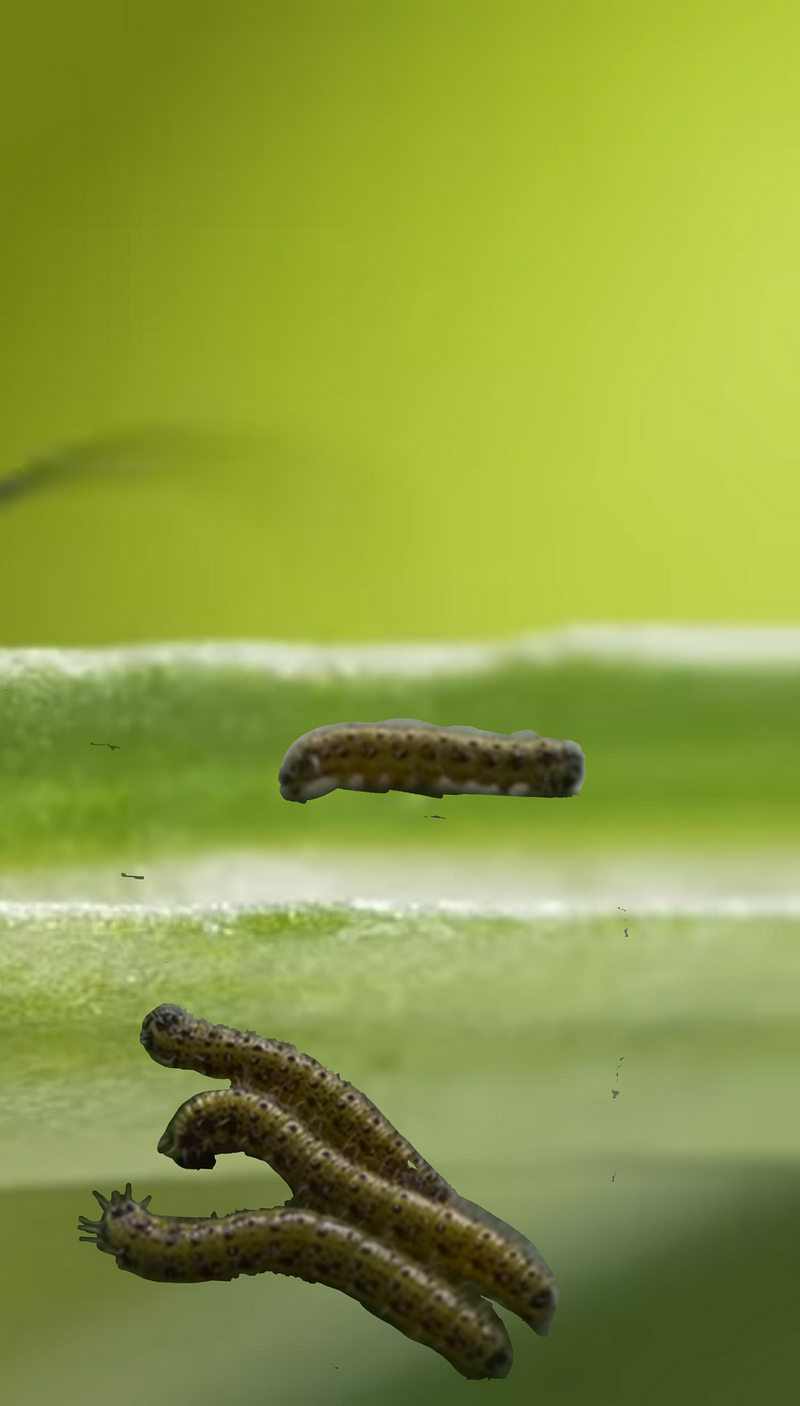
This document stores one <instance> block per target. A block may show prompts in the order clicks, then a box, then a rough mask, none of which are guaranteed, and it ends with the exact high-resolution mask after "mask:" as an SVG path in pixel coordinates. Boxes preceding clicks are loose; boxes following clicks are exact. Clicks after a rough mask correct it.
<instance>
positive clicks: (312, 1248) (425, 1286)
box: [78, 1184, 513, 1380]
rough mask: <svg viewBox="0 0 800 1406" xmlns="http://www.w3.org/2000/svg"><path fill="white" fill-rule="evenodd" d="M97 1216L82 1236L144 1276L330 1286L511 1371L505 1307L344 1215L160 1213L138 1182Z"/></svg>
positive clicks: (460, 1353)
mask: <svg viewBox="0 0 800 1406" xmlns="http://www.w3.org/2000/svg"><path fill="white" fill-rule="evenodd" d="M93 1194H94V1196H95V1197H96V1198H97V1200H98V1202H99V1204H100V1207H101V1209H102V1212H103V1214H102V1217H101V1219H100V1220H99V1221H92V1220H89V1218H88V1217H86V1216H80V1217H79V1221H80V1224H79V1226H78V1229H79V1230H83V1231H88V1232H89V1233H88V1234H86V1235H81V1237H80V1238H81V1240H88V1241H93V1242H94V1243H95V1244H96V1245H97V1248H98V1249H99V1250H102V1251H103V1252H104V1253H105V1254H109V1255H113V1256H114V1257H115V1259H116V1262H117V1266H118V1268H120V1269H124V1270H128V1271H130V1272H131V1273H132V1274H138V1275H139V1276H140V1277H141V1278H142V1279H151V1280H156V1281H158V1282H161V1283H171V1284H197V1283H203V1282H206V1281H208V1280H230V1279H236V1278H238V1276H239V1275H240V1274H262V1273H264V1272H265V1271H271V1272H272V1273H273V1274H286V1275H289V1276H292V1277H294V1278H297V1279H304V1280H305V1281H306V1282H307V1283H309V1284H327V1285H328V1286H329V1287H330V1288H332V1289H339V1290H341V1292H342V1293H344V1294H347V1295H348V1296H349V1297H350V1298H352V1299H356V1300H357V1301H358V1302H359V1303H360V1304H363V1306H364V1308H366V1309H368V1310H369V1312H370V1313H374V1314H375V1316H376V1317H377V1318H383V1319H384V1320H385V1321H386V1322H387V1323H390V1324H391V1325H392V1327H394V1328H397V1329H399V1331H400V1332H401V1333H404V1334H405V1336H406V1337H408V1338H411V1339H412V1340H413V1341H414V1342H419V1343H423V1344H425V1345H426V1346H427V1347H430V1348H433V1350H434V1351H435V1352H438V1353H440V1354H441V1356H442V1357H444V1358H446V1359H447V1361H448V1362H450V1363H451V1365H452V1366H453V1367H455V1368H456V1370H457V1371H458V1372H460V1373H461V1375H462V1376H464V1377H469V1378H471V1379H473V1380H480V1379H482V1378H486V1377H505V1376H507V1375H508V1373H509V1371H510V1370H511V1364H512V1360H513V1351H512V1347H511V1343H510V1341H509V1338H508V1334H507V1332H506V1330H505V1327H504V1325H503V1323H502V1322H501V1321H500V1319H499V1318H498V1316H497V1314H496V1313H495V1312H494V1310H493V1309H492V1308H491V1306H490V1305H489V1304H488V1303H487V1302H486V1300H485V1299H481V1298H480V1297H479V1296H478V1295H477V1294H475V1293H473V1292H471V1291H470V1290H469V1289H468V1288H466V1287H463V1286H459V1285H456V1284H454V1283H452V1282H450V1280H448V1279H447V1278H445V1277H444V1276H442V1275H439V1274H437V1273H435V1272H434V1271H433V1270H431V1269H429V1268H427V1267H426V1266H425V1265H423V1264H420V1263H419V1262H418V1261H417V1260H415V1259H413V1258H411V1257H410V1256H409V1255H406V1254H403V1253H402V1252H401V1251H400V1250H398V1249H395V1248H394V1247H392V1246H389V1245H387V1244H384V1243H383V1241H382V1240H380V1239H378V1238H376V1237H374V1236H370V1235H369V1234H366V1233H364V1232H363V1231H361V1230H359V1229H358V1228H357V1227H355V1226H352V1225H348V1224H347V1223H345V1222H344V1221H340V1220H336V1219H335V1218H333V1217H331V1216H328V1215H322V1214H318V1213H317V1212H316V1211H312V1210H294V1209H292V1208H285V1207H284V1208H279V1209H275V1210H261V1211H235V1212H234V1213H233V1214H232V1215H229V1216H222V1217H217V1216H211V1217H209V1218H202V1217H198V1218H194V1217H183V1216H156V1215H153V1214H152V1213H151V1212H150V1211H149V1210H148V1205H149V1202H150V1199H151V1198H150V1197H149V1196H148V1197H146V1198H145V1200H144V1201H141V1202H139V1201H135V1200H134V1199H133V1195H132V1192H131V1187H130V1184H128V1186H126V1188H125V1191H124V1192H120V1191H113V1192H112V1193H111V1198H110V1200H109V1199H107V1198H106V1197H105V1196H102V1195H101V1194H100V1192H99V1191H95V1192H94V1193H93Z"/></svg>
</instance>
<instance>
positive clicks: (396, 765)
mask: <svg viewBox="0 0 800 1406" xmlns="http://www.w3.org/2000/svg"><path fill="white" fill-rule="evenodd" d="M585 775H586V761H585V758H584V755H583V752H582V751H581V749H580V747H579V746H578V744H577V742H571V741H565V742H560V741H558V740H557V739H556V738H553V737H540V736H539V734H538V732H530V731H523V732H512V733H511V734H510V735H507V734H506V733H503V732H484V731H482V730H481V729H480V728H477V727H467V726H454V727H437V726H435V724H433V723H425V722H420V721H419V720H418V719H416V718H389V719H387V720H386V721H384V722H379V723H358V722H352V723H330V724H328V725H326V726H324V727H317V728H314V729H313V731H312V732H306V733H304V734H303V736H302V737H298V738H297V740H296V741H295V742H293V743H292V745H291V747H290V748H289V750H288V751H287V753H286V756H285V757H284V759H283V762H282V763H281V767H280V771H279V772H278V782H279V784H280V790H281V795H282V796H283V798H284V800H285V801H298V802H299V803H300V804H301V805H304V804H305V802H306V801H313V800H317V799H318V798H319V797H320V796H327V795H328V793H329V792H330V791H335V790H337V789H338V788H341V789H342V790H345V791H376V792H380V793H385V792H387V791H405V792H407V793H408V794H411V795H416V796H427V797H429V798H431V799H433V800H437V801H440V800H442V798H443V797H444V796H462V795H483V796H547V797H551V798H552V797H565V796H573V795H575V793H576V792H577V791H579V790H580V788H581V786H582V785H583V781H584V778H585Z"/></svg>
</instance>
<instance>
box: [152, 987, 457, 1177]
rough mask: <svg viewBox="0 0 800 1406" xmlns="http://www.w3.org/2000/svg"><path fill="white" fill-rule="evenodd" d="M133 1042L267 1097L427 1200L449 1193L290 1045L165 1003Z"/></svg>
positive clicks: (375, 1116)
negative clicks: (426, 1197) (136, 1041)
mask: <svg viewBox="0 0 800 1406" xmlns="http://www.w3.org/2000/svg"><path fill="white" fill-rule="evenodd" d="M139 1040H140V1043H141V1044H142V1045H143V1046H144V1048H145V1049H146V1051H147V1053H148V1054H149V1055H150V1058H151V1059H153V1060H155V1062H156V1063H157V1064H162V1065H165V1066H166V1067H167V1068H172V1069H193V1070H194V1071H195V1073H197V1074H206V1075H208V1076H209V1078H212V1079H230V1081H231V1085H232V1086H234V1085H235V1086H236V1087H237V1088H243V1089H253V1090H256V1091H259V1090H260V1091H262V1092H265V1093H268V1094H270V1095H271V1096H272V1097H273V1098H274V1099H276V1100H277V1101H278V1102H279V1103H280V1105H281V1107H283V1108H286V1109H287V1110H288V1111H290V1112H292V1113H294V1114H296V1115H297V1116H298V1117H299V1118H302V1119H303V1121H304V1122H305V1123H306V1125H307V1127H308V1130H309V1132H310V1133H311V1134H312V1135H313V1136H314V1137H319V1138H322V1139H324V1140H325V1141H326V1142H327V1143H328V1144H329V1145H330V1146H331V1147H335V1148H337V1149H338V1150H339V1151H341V1152H344V1153H346V1154H347V1155H348V1156H349V1157H351V1158H352V1159H353V1161H357V1162H359V1164H360V1165H361V1166H362V1167H364V1168H366V1169H367V1170H368V1171H373V1172H378V1173H380V1174H381V1175H383V1176H389V1177H391V1178H392V1180H393V1181H395V1182H396V1183H397V1184H398V1185H399V1186H405V1187H408V1189H409V1190H413V1191H418V1192H420V1193H421V1194H422V1195H424V1196H429V1197H431V1198H432V1199H433V1200H448V1199H449V1197H450V1196H451V1195H452V1187H450V1186H449V1185H448V1183H447V1182H446V1181H445V1179H444V1177H441V1176H440V1175H439V1173H438V1172H436V1171H435V1170H434V1168H433V1167H432V1166H431V1165H430V1163H429V1162H426V1161H425V1159H424V1157H421V1156H420V1154H419V1153H418V1152H417V1150H416V1148H415V1147H412V1145H411V1143H410V1142H407V1141H406V1139H405V1138H404V1137H402V1136H401V1134H400V1133H399V1132H398V1131H397V1129H396V1128H395V1127H393V1126H392V1124H391V1123H390V1122H389V1120H388V1118H385V1117H384V1116H383V1114H382V1113H381V1112H379V1110H378V1109H377V1108H376V1107H375V1104H374V1103H372V1102H371V1100H370V1099H368V1098H367V1097H366V1095H365V1094H362V1093H360V1092H359V1090H358V1089H354V1088H353V1085H352V1084H348V1083H346V1082H345V1081H344V1079H340V1077H339V1075H338V1074H334V1073H333V1072H332V1071H331V1070H330V1069H326V1068H325V1066H324V1064H319V1063H318V1062H317V1060H315V1059H312V1058H311V1056H310V1055H304V1054H300V1053H299V1051H298V1050H297V1049H296V1048H295V1046H294V1045H288V1044H285V1043H284V1042H283V1041H282V1040H273V1039H264V1038H262V1037H260V1036H259V1035H256V1034H254V1033H253V1032H252V1031H245V1032H242V1031H240V1030H230V1029H228V1027H227V1026H225V1025H212V1024H211V1022H210V1021H208V1020H202V1019H200V1018H198V1017H197V1016H193V1015H190V1014H189V1012H188V1011H185V1010H182V1009H181V1007H180V1006H172V1005H162V1006H157V1007H156V1009H155V1010H153V1011H151V1012H150V1014H149V1015H146V1016H145V1018H144V1021H143V1022H142V1032H141V1035H140V1036H139ZM409 1163H413V1164H414V1165H413V1166H409Z"/></svg>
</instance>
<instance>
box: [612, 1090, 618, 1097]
mask: <svg viewBox="0 0 800 1406" xmlns="http://www.w3.org/2000/svg"><path fill="white" fill-rule="evenodd" d="M611 1097H612V1098H619V1089H612V1090H611Z"/></svg>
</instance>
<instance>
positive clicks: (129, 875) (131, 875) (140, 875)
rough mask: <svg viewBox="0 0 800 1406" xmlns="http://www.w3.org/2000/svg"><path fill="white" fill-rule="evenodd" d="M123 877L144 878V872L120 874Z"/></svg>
mask: <svg viewBox="0 0 800 1406" xmlns="http://www.w3.org/2000/svg"><path fill="white" fill-rule="evenodd" d="M120 878H121V879H143V878H144V874H120Z"/></svg>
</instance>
